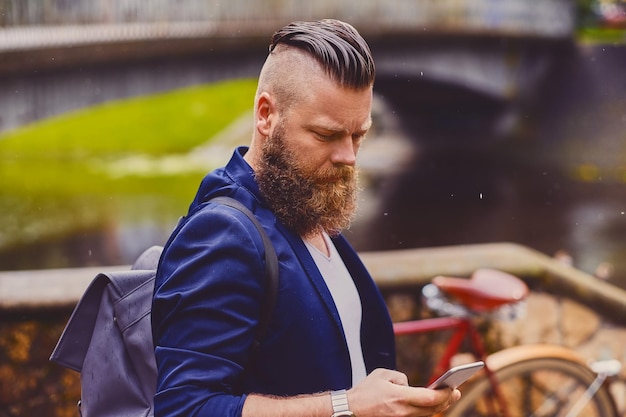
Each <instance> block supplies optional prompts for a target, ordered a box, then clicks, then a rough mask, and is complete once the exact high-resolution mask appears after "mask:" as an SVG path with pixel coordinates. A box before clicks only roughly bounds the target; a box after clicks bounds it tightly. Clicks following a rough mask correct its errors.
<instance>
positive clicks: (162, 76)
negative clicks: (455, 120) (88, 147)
mask: <svg viewBox="0 0 626 417" xmlns="http://www.w3.org/2000/svg"><path fill="white" fill-rule="evenodd" d="M32 3H33V2H10V1H7V0H0V11H2V14H1V16H0V19H1V20H0V22H1V23H2V27H3V28H2V29H1V30H0V132H2V131H6V130H9V129H13V128H15V127H18V126H21V125H23V124H26V123H29V122H32V121H35V120H39V119H42V118H46V117H49V116H53V115H56V114H59V113H63V112H66V111H70V110H73V109H77V108H81V107H85V106H89V105H93V104H97V103H101V102H104V101H107V100H113V99H119V98H124V97H130V96H134V95H142V94H148V93H153V92H159V91H165V90H170V89H174V88H179V87H183V86H187V85H193V84H198V83H205V82H213V81H218V80H222V79H226V78H234V77H254V76H256V75H257V74H258V70H259V68H260V66H261V64H262V62H263V59H264V57H265V54H266V45H267V43H268V40H269V37H270V36H271V34H272V33H273V31H274V30H276V29H277V28H278V27H280V26H282V25H283V24H285V23H286V22H289V21H291V20H306V19H318V18H323V17H329V16H331V17H336V18H339V19H343V20H346V21H348V22H350V23H352V24H354V25H355V26H356V27H357V28H358V29H359V30H360V31H361V32H362V33H363V35H364V36H365V37H366V39H367V40H368V42H369V43H370V45H371V47H372V50H373V52H374V55H375V58H376V62H377V68H378V74H379V77H378V80H379V81H378V83H377V90H378V91H379V92H380V94H381V95H383V96H386V97H392V98H393V99H394V100H395V101H396V102H395V103H394V105H393V106H394V109H397V110H398V111H400V110H402V109H405V108H406V107H407V105H409V106H413V107H423V106H430V105H431V104H432V103H425V102H423V100H425V99H427V100H430V98H431V97H432V95H431V94H429V93H428V92H429V91H430V92H432V90H433V89H435V90H437V92H440V93H443V94H439V97H445V96H446V95H449V96H453V97H455V99H456V100H457V101H458V100H460V101H463V98H466V101H468V102H475V101H476V100H478V101H479V102H480V103H482V104H483V105H484V106H487V107H489V108H490V109H491V108H495V109H497V110H496V111H495V113H497V118H498V119H499V118H501V117H505V115H504V113H506V112H505V111H504V109H510V108H520V107H523V106H524V102H525V101H527V100H528V99H529V98H530V97H529V96H530V95H529V93H528V92H529V91H531V92H532V91H536V90H537V89H538V88H540V86H541V84H542V82H543V81H544V80H545V78H546V77H547V76H548V75H549V73H550V71H551V70H552V69H553V68H554V66H555V59H556V58H558V57H559V56H560V55H562V54H563V53H564V52H563V51H567V50H568V47H569V45H570V42H571V36H572V32H573V28H574V22H575V11H574V5H573V4H574V2H572V1H570V0H545V1H542V2H539V3H536V2H527V1H524V0H499V1H492V0H465V1H458V0H437V1H435V0H422V1H408V0H395V1H382V0H360V1H349V2H336V1H333V0H323V1H315V2H302V1H296V0H291V1H289V0H282V1H279V0H275V1H260V2H250V1H246V0H231V1H229V2H227V3H223V2H206V1H201V0H185V1H177V2H169V1H165V0H159V1H151V2H141V1H139V0H134V1H124V2H118V3H116V2H111V1H108V0H92V1H89V0H82V1H77V2H72V3H71V4H69V3H68V2H65V1H61V0H54V1H47V2H40V3H38V4H36V5H35V4H32ZM407 86H410V88H409V89H408V90H407ZM418 86H419V87H420V89H421V91H422V92H424V91H425V92H426V94H423V93H422V94H421V95H420V97H417V95H416V94H414V93H411V91H414V90H415V88H417V87H418ZM400 92H401V93H402V94H400V95H398V93H400ZM407 93H408V94H407ZM398 96H400V97H398ZM398 98H399V99H398ZM396 99H398V100H396ZM415 100H417V102H415ZM437 105H441V103H439V104H437V103H435V107H436V106H437ZM470 107H472V106H470ZM503 112H504V113H503ZM471 114H472V112H469V113H468V116H469V115H471ZM490 117H491V118H493V116H492V115H490ZM489 123H491V124H493V125H494V126H496V125H497V124H498V123H497V122H495V121H493V120H491V122H489ZM491 127H493V126H491ZM483 133H484V132H482V133H477V134H480V135H482V134H483Z"/></svg>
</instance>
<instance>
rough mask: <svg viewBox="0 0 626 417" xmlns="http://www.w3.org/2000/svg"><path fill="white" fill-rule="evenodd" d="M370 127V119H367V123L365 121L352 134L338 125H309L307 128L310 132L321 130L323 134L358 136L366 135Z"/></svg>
mask: <svg viewBox="0 0 626 417" xmlns="http://www.w3.org/2000/svg"><path fill="white" fill-rule="evenodd" d="M371 127H372V119H371V118H370V119H368V120H367V121H365V122H364V123H363V124H362V125H361V127H360V128H359V129H357V130H355V131H354V132H350V130H348V129H346V128H344V127H342V126H338V125H334V126H333V125H332V124H322V123H319V124H318V123H311V124H309V128H310V129H312V130H322V131H325V132H330V133H359V134H365V133H367V131H368V130H370V128H371Z"/></svg>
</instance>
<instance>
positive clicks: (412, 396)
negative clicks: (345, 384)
mask: <svg viewBox="0 0 626 417" xmlns="http://www.w3.org/2000/svg"><path fill="white" fill-rule="evenodd" d="M459 398H461V393H460V392H459V391H458V390H451V389H439V390H432V389H427V388H421V387H410V386H409V385H408V380H407V377H406V375H404V374H403V373H401V372H397V371H391V370H388V369H376V370H375V371H374V372H372V373H371V374H370V375H368V376H367V378H365V379H364V380H363V381H362V382H361V383H359V384H358V385H356V386H355V387H353V388H352V389H350V390H349V391H348V404H349V406H350V410H351V411H352V412H353V413H354V414H355V415H356V416H357V417H370V416H372V417H375V416H394V417H400V416H402V417H409V416H410V417H417V416H430V415H433V414H436V413H439V412H441V411H443V410H445V409H446V408H448V407H449V406H450V405H451V404H453V403H455V402H456V401H458V400H459Z"/></svg>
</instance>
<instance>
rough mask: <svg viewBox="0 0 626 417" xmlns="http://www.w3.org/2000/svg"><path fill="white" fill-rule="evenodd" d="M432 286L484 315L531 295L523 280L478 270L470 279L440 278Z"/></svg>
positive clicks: (499, 273)
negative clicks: (486, 312)
mask: <svg viewBox="0 0 626 417" xmlns="http://www.w3.org/2000/svg"><path fill="white" fill-rule="evenodd" d="M432 283H433V284H434V285H435V286H436V287H437V288H439V289H440V290H441V291H442V292H444V293H446V294H448V295H450V296H451V297H453V298H454V299H456V300H457V301H459V302H460V303H461V304H463V305H464V306H465V307H467V308H469V309H471V310H474V311H481V312H485V311H489V310H493V309H495V308H497V307H500V306H503V305H505V304H511V303H514V302H518V301H521V300H523V299H524V298H525V297H526V295H528V287H527V286H526V284H525V283H524V282H523V281H522V280H521V279H519V278H517V277H514V276H513V275H511V274H508V273H506V272H502V271H498V270H496V269H486V268H483V269H478V270H476V271H475V272H474V273H473V274H472V276H471V277H470V278H469V279H467V278H454V277H445V276H438V277H435V278H433V280H432Z"/></svg>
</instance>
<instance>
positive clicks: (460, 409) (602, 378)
mask: <svg viewBox="0 0 626 417" xmlns="http://www.w3.org/2000/svg"><path fill="white" fill-rule="evenodd" d="M422 294H423V296H424V299H425V301H426V305H427V306H428V308H429V309H430V310H432V311H434V312H436V313H438V315H439V316H438V317H433V318H426V319H419V320H412V321H405V322H398V323H395V324H394V331H395V334H396V336H404V335H411V334H423V333H427V332H433V331H441V330H452V332H453V333H452V336H451V338H450V340H449V343H448V345H447V347H446V349H445V351H444V353H443V354H442V356H441V358H440V360H439V361H438V363H437V364H436V366H435V367H434V370H433V372H432V376H431V379H430V381H432V380H434V379H435V378H436V377H438V376H439V375H441V374H443V373H444V372H445V371H446V370H447V369H448V368H449V367H450V366H451V362H452V360H453V358H454V357H455V355H457V354H458V353H461V352H462V346H463V343H464V342H465V341H468V342H469V346H470V347H471V353H472V354H473V356H474V357H475V359H476V360H482V361H484V362H485V367H484V368H483V370H482V371H480V373H479V374H477V375H476V376H474V377H473V378H472V379H470V380H469V381H468V382H467V383H465V384H464V385H463V386H461V388H460V389H461V391H462V393H463V396H462V398H461V400H459V401H458V402H457V403H456V404H454V405H453V406H452V407H450V409H449V410H448V411H446V413H445V416H447V417H463V416H464V417H470V416H471V417H496V416H498V417H500V416H502V417H547V416H551V417H575V416H584V417H617V416H618V411H617V407H616V405H615V401H614V400H613V398H612V396H611V393H610V391H609V389H608V386H607V384H605V382H606V381H607V379H608V378H609V377H612V376H615V375H617V374H618V373H619V371H620V369H621V363H620V362H618V361H614V360H610V361H601V362H596V363H594V364H591V365H589V364H587V362H586V361H585V360H584V359H583V358H582V357H581V356H580V355H579V354H578V353H576V352H575V351H573V350H571V349H567V348H565V347H561V346H556V345H522V346H516V347H511V348H507V349H503V350H501V351H498V352H496V353H494V354H491V355H488V354H487V352H486V350H485V347H484V343H483V340H482V338H481V335H480V333H479V331H478V329H477V326H476V324H475V320H474V319H475V318H477V317H481V316H484V315H486V314H493V313H494V312H496V311H502V309H508V313H509V314H511V313H515V312H516V310H519V307H520V303H523V300H524V298H525V297H526V296H527V294H528V288H527V286H526V285H525V284H524V282H523V281H521V280H520V279H518V278H516V277H514V276H512V275H510V274H506V273H504V272H501V271H496V270H492V269H480V270H477V271H476V272H475V273H474V274H473V275H472V277H471V278H470V279H463V278H452V277H442V276H440V277H436V278H434V279H433V281H432V283H431V284H428V285H426V286H425V287H424V288H423V291H422ZM430 381H429V382H430Z"/></svg>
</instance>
